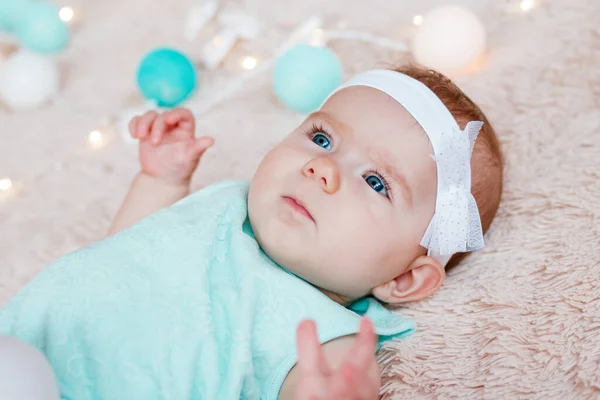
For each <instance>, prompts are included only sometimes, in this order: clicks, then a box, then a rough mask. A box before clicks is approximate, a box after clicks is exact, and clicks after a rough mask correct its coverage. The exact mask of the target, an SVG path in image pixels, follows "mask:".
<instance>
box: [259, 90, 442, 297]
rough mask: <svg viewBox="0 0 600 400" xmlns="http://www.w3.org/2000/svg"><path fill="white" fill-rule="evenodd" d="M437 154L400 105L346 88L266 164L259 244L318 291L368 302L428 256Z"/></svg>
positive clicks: (262, 168)
mask: <svg viewBox="0 0 600 400" xmlns="http://www.w3.org/2000/svg"><path fill="white" fill-rule="evenodd" d="M430 154H433V149H432V147H431V144H430V143H429V141H428V139H427V136H426V134H425V133H424V132H423V131H422V128H421V127H420V126H419V125H418V124H417V122H416V121H415V120H414V118H413V117H412V116H411V115H410V114H409V113H408V112H407V111H406V110H405V109H404V107H402V106H401V105H400V104H398V103H397V102H396V101H395V100H393V99H392V98H390V97H389V96H388V95H386V94H384V93H382V92H380V91H378V90H375V89H372V88H367V87H350V88H346V89H343V90H341V91H339V92H337V93H336V94H335V95H334V96H332V97H331V98H330V99H329V100H328V101H327V102H326V103H325V104H324V106H323V107H322V108H321V110H319V111H318V112H316V113H314V114H312V115H310V116H309V117H308V118H307V119H306V120H305V122H304V123H303V124H302V125H300V126H299V127H298V128H297V129H296V130H294V131H293V132H292V133H291V134H290V135H289V136H287V137H286V138H285V139H284V140H283V141H282V142H281V143H279V144H278V145H277V146H276V147H275V148H274V149H273V150H271V152H269V154H267V156H266V157H265V158H264V160H263V161H262V162H261V164H260V166H259V168H258V170H257V172H256V175H255V176H254V178H253V180H252V182H251V185H250V193H249V215H250V222H251V224H252V228H253V230H254V233H255V235H256V238H257V240H258V242H259V243H260V245H261V247H262V248H263V250H264V251H265V252H266V254H268V255H269V256H270V257H271V258H272V259H273V260H274V261H275V262H277V263H278V264H279V265H281V266H283V267H285V268H286V269H288V270H289V271H291V272H293V273H294V274H296V275H298V276H300V277H301V278H303V279H305V280H307V281H308V282H310V283H312V284H313V285H315V286H317V287H319V288H321V289H325V290H327V291H329V292H333V293H336V294H338V295H341V296H344V297H345V298H349V299H356V298H359V297H362V296H364V295H366V294H368V293H370V291H371V289H373V288H374V287H376V286H378V285H380V284H382V283H386V282H388V281H389V280H391V279H393V278H395V277H396V276H398V275H400V274H401V273H403V272H404V271H405V270H406V269H407V268H408V266H409V264H410V263H411V262H412V261H413V260H414V259H415V258H417V257H418V256H419V255H422V254H424V253H425V250H424V249H423V248H422V247H421V246H420V245H419V243H420V241H421V238H422V237H423V234H424V233H425V230H426V229H427V225H428V224H429V222H430V220H431V218H432V216H433V212H434V207H435V196H436V184H437V182H436V179H437V178H436V166H435V163H434V161H433V160H432V159H431V157H430Z"/></svg>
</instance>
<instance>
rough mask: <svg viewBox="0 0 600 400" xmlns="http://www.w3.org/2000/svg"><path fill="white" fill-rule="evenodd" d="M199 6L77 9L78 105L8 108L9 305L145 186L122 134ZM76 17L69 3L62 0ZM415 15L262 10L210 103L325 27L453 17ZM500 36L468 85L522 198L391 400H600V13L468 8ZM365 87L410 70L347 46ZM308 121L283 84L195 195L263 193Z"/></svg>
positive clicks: (410, 8)
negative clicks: (128, 114)
mask: <svg viewBox="0 0 600 400" xmlns="http://www.w3.org/2000/svg"><path fill="white" fill-rule="evenodd" d="M195 1H196V0H178V1H176V2H174V1H158V0H153V1H149V0H145V1H144V0H128V1H117V0H103V1H92V0H73V1H71V2H69V3H68V4H69V5H73V6H75V7H76V8H77V9H79V10H80V11H81V15H80V16H81V20H80V23H79V24H78V25H76V26H75V28H74V33H73V40H72V43H71V46H70V47H69V49H68V50H67V51H66V52H65V53H63V54H61V55H60V56H59V62H60V65H61V68H62V71H63V72H64V83H63V86H62V90H61V99H60V101H57V102H55V103H53V104H51V105H47V106H45V107H42V108H39V109H37V110H34V111H30V112H12V111H10V110H8V109H7V108H6V107H0V177H2V176H8V177H11V178H12V179H13V181H14V184H15V189H14V190H13V192H12V193H11V194H8V195H6V194H4V195H2V196H1V197H0V254H1V256H0V304H3V303H4V302H6V300H8V298H9V297H10V296H12V295H13V294H14V293H15V292H16V291H17V290H18V289H19V288H20V287H21V286H22V285H24V284H25V283H26V282H28V281H29V280H30V279H31V278H32V277H34V276H35V275H36V274H37V273H38V272H39V271H40V270H41V269H42V268H43V267H44V266H45V265H47V264H48V263H49V262H51V261H52V260H54V259H56V258H58V257H60V256H61V255H64V254H66V253H67V252H70V251H73V250H75V249H77V248H79V247H82V246H85V245H87V244H90V243H92V242H94V241H97V240H99V239H101V238H102V237H103V235H104V234H105V232H106V230H107V228H108V225H109V223H110V220H111V218H112V217H113V216H114V214H115V212H116V211H117V209H118V206H119V204H120V203H121V201H122V199H123V196H124V195H125V193H126V191H127V189H128V185H129V183H130V181H131V179H132V177H133V175H134V174H135V173H136V171H137V167H138V164H137V148H136V146H135V144H133V143H130V142H127V141H125V140H123V138H122V136H121V134H120V133H119V132H117V131H116V130H115V129H110V128H105V129H103V132H104V134H105V142H104V145H103V146H100V147H99V148H95V149H92V148H90V146H89V145H88V142H87V135H88V133H89V132H90V131H92V130H94V129H97V128H101V127H103V126H104V125H105V124H106V122H107V117H109V116H113V115H117V114H118V113H119V112H122V111H123V110H125V109H128V108H130V107H135V106H139V105H142V104H143V102H142V99H141V98H140V96H139V94H137V92H136V88H135V83H134V79H133V77H134V76H135V70H136V68H137V65H138V62H139V60H140V59H141V57H142V56H143V55H144V53H145V52H146V51H148V50H150V49H152V48H154V47H156V46H162V45H169V46H176V47H179V48H182V49H184V50H186V51H188V52H190V53H191V54H198V53H199V50H200V49H201V46H202V44H203V41H204V40H206V39H209V38H211V37H212V35H213V34H214V29H215V27H209V28H207V29H206V30H205V31H203V32H202V33H201V35H200V38H199V39H198V40H196V41H194V42H187V41H186V40H185V39H184V38H183V28H182V26H183V22H184V20H185V17H186V15H187V13H188V11H189V9H190V7H191V6H192V4H193V3H195ZM57 3H58V4H60V5H66V4H67V3H66V2H62V1H58V2H57ZM442 3H443V2H442V1H436V0H426V1H420V2H414V1H408V0H398V1H393V2H392V1H388V0H369V1H368V2H367V1H359V0H330V1H327V2H324V1H322V0H295V1H293V2H292V1H290V2H288V1H285V2H284V1H277V2H276V1H274V0H246V1H245V2H244V4H245V5H246V6H248V7H249V8H250V9H251V10H252V11H253V12H254V14H255V15H256V16H257V17H258V18H260V19H261V20H262V21H263V22H265V24H266V26H267V27H268V29H267V31H265V33H264V35H263V36H261V38H259V39H257V40H252V41H243V42H241V43H240V44H239V45H238V46H236V48H235V49H234V51H233V53H232V54H231V56H230V57H229V58H228V59H227V61H226V62H225V64H224V65H223V66H222V67H221V68H220V69H219V70H217V71H215V72H203V73H202V77H201V80H202V90H201V92H200V94H199V98H200V99H208V98H211V96H215V95H217V94H218V93H219V91H220V89H222V87H223V85H224V84H225V83H226V82H228V81H229V80H230V79H232V78H233V77H235V76H237V75H239V74H240V73H241V69H240V67H239V65H240V60H241V59H242V57H244V56H246V55H256V56H257V57H258V58H259V59H264V58H268V57H269V56H270V55H271V54H272V52H273V50H274V49H275V47H276V46H277V45H278V44H280V43H281V42H282V41H283V40H285V38H286V35H287V34H289V32H290V31H291V29H292V28H293V27H294V26H296V25H297V24H298V23H300V22H302V21H303V20H304V19H305V18H306V17H308V16H310V15H312V14H318V15H321V16H323V17H324V20H325V22H326V24H327V25H328V26H330V27H335V26H336V24H338V23H339V22H340V21H345V23H346V24H347V27H348V29H354V30H363V31H368V32H370V33H373V34H375V35H380V36H386V37H394V38H396V39H403V38H406V37H408V35H410V31H411V29H412V28H411V20H412V17H413V16H414V15H415V14H420V13H424V12H425V11H426V10H427V9H429V8H431V7H433V6H435V5H438V4H442ZM454 3H456V4H461V5H464V6H467V7H469V8H470V9H471V10H473V11H474V12H475V13H477V15H478V16H479V17H480V18H481V20H482V21H483V22H484V24H485V26H486V29H487V33H488V42H487V52H486V56H485V59H484V62H483V64H482V65H481V67H480V69H478V70H477V71H475V72H473V73H471V74H469V75H465V74H463V75H457V76H455V77H453V78H454V80H455V81H456V82H457V83H458V84H459V86H461V87H462V88H463V89H464V90H465V92H466V93H467V94H468V95H469V96H470V97H471V98H473V99H474V100H475V101H476V102H478V103H479V104H480V106H481V107H482V109H483V110H484V112H485V113H486V114H487V115H488V117H489V119H490V121H491V123H492V124H494V127H495V129H496V131H497V132H498V134H499V136H500V140H501V143H502V146H503V150H504V153H505V157H506V174H505V192H504V194H503V201H502V204H501V208H500V211H499V214H498V216H497V219H496V221H495V222H494V224H493V225H492V228H491V230H490V232H489V233H488V235H487V247H486V249H484V250H483V251H480V252H478V253H476V254H472V255H471V256H469V257H468V258H467V259H466V260H465V261H463V262H462V263H461V264H460V265H458V266H457V267H456V268H454V269H453V270H452V271H450V273H449V275H448V277H447V280H446V282H445V284H444V286H443V287H442V288H441V290H440V291H439V292H438V293H436V294H435V295H434V296H433V297H431V298H430V299H427V300H425V301H421V302H418V303H414V304H408V305H406V306H405V307H403V308H402V309H400V310H399V312H401V313H403V314H404V315H406V316H409V317H411V318H414V319H415V320H416V321H417V323H418V331H417V332H416V333H415V334H414V335H413V336H411V337H409V338H407V339H404V340H402V341H399V342H394V343H392V344H389V345H386V346H385V347H384V349H383V350H382V351H381V354H380V356H379V357H380V361H381V363H382V366H383V379H384V386H383V389H382V396H383V398H385V399H404V398H406V399H408V398H410V399H452V398H460V399H560V400H563V399H593V398H600V280H599V277H600V28H599V26H600V25H598V21H600V2H598V1H596V0H577V1H566V0H546V1H543V0H538V1H537V4H538V6H537V7H536V8H535V9H533V10H532V11H530V12H528V13H507V12H505V11H504V10H505V5H506V4H508V3H510V2H509V1H502V0H493V1H492V0H489V1H482V0H463V1H455V2H454ZM331 47H332V49H333V50H334V51H335V52H336V53H337V54H338V55H339V56H340V58H341V60H342V62H343V64H344V67H345V70H346V74H347V76H351V75H352V74H354V73H355V72H358V71H362V70H366V69H368V68H372V67H375V66H379V65H382V63H387V64H389V63H402V62H406V61H407V60H409V58H410V56H409V55H407V54H403V53H398V52H394V51H389V50H384V49H381V48H377V47H375V46H373V45H369V44H365V43H360V42H356V41H336V42H334V43H333V44H332V46H331ZM302 119H303V116H302V115H297V114H294V113H293V112H291V111H289V110H287V109H286V108H285V107H283V106H282V105H281V104H279V103H278V102H277V100H276V98H275V97H274V95H273V92H272V89H271V85H270V75H269V73H263V74H262V75H260V74H259V75H258V76H257V77H255V78H254V79H253V80H251V81H250V82H249V83H247V84H246V85H245V86H244V87H243V88H242V90H240V91H239V92H237V94H235V95H234V96H233V97H231V98H230V99H229V100H227V101H225V102H224V103H222V104H220V105H219V106H217V107H215V108H213V109H212V110H210V111H209V112H207V113H206V114H205V115H204V116H203V117H202V118H200V120H199V124H198V125H199V126H198V133H199V134H208V135H213V136H214V137H215V138H216V146H215V147H214V148H213V149H211V150H210V151H209V152H208V153H207V154H206V156H205V158H204V159H203V161H202V164H201V167H200V168H199V170H198V172H197V174H196V175H195V179H194V182H193V186H194V187H195V188H199V187H201V186H203V185H206V184H208V183H212V182H215V181H217V180H222V179H239V178H250V177H251V175H252V173H253V171H254V169H255V167H256V166H257V164H258V162H259V161H260V159H261V157H262V156H263V155H264V154H265V152H266V151H267V150H268V149H269V148H270V147H271V146H273V144H274V143H276V142H277V141H278V140H280V139H281V138H282V137H283V136H284V135H286V134H287V133H288V132H289V131H290V130H292V129H293V128H294V127H295V126H296V124H298V123H299V122H300V121H301V120H302Z"/></svg>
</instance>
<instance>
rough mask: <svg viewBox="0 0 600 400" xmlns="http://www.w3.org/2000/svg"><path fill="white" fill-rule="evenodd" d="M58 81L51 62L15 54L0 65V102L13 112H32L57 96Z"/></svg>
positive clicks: (36, 55)
mask: <svg viewBox="0 0 600 400" xmlns="http://www.w3.org/2000/svg"><path fill="white" fill-rule="evenodd" d="M59 81H60V74H59V72H58V67H57V66H56V63H55V62H54V60H53V59H52V58H50V57H49V56H44V55H41V54H35V53H31V52H29V51H19V52H17V53H15V54H14V55H13V56H11V57H9V58H8V59H7V60H6V61H5V62H4V63H3V64H2V65H0V100H2V101H3V102H4V103H6V104H7V105H8V106H9V107H11V108H12V109H14V110H27V109H32V108H35V107H38V106H40V105H42V104H44V103H45V102H47V101H48V100H50V99H51V98H52V97H53V96H54V95H55V94H56V93H57V92H58V88H59Z"/></svg>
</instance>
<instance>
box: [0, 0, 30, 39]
mask: <svg viewBox="0 0 600 400" xmlns="http://www.w3.org/2000/svg"><path fill="white" fill-rule="evenodd" d="M31 3H33V0H0V31H7V32H12V31H13V30H14V29H15V27H16V26H17V25H18V23H19V21H20V20H21V18H22V17H23V14H24V12H25V10H27V7H29V6H30V5H31Z"/></svg>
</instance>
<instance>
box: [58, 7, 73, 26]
mask: <svg viewBox="0 0 600 400" xmlns="http://www.w3.org/2000/svg"><path fill="white" fill-rule="evenodd" d="M58 16H59V18H60V19H61V21H63V22H67V23H68V22H72V21H73V18H74V17H75V10H73V8H72V7H62V8H61V9H60V11H59V12H58Z"/></svg>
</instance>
